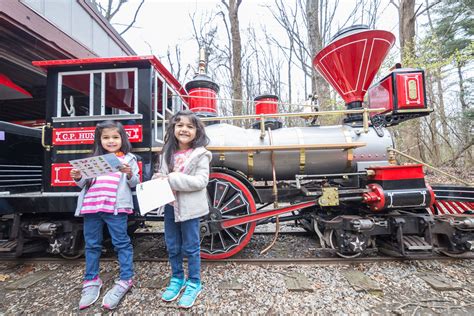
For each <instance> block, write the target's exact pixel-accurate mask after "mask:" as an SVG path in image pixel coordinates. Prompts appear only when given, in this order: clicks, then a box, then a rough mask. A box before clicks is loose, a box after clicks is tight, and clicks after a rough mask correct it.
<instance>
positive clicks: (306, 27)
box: [93, 0, 474, 173]
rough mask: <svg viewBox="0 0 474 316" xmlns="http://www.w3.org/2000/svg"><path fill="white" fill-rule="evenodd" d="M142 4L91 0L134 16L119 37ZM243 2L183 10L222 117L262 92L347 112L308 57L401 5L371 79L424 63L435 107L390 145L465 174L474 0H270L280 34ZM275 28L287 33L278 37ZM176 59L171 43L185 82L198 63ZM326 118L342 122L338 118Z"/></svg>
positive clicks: (241, 110) (107, 10) (246, 110)
mask: <svg viewBox="0 0 474 316" xmlns="http://www.w3.org/2000/svg"><path fill="white" fill-rule="evenodd" d="M145 1H151V0H140V1H138V0H135V1H128V0H93V2H94V3H95V4H96V6H97V8H98V9H99V10H100V11H101V12H102V13H103V15H104V16H105V17H106V18H107V19H108V20H109V21H111V22H112V23H113V24H114V16H115V15H116V13H117V12H119V11H120V10H125V9H126V10H130V11H133V12H134V13H133V15H131V16H132V18H131V19H130V20H129V21H120V23H117V24H114V25H116V28H117V30H118V31H119V32H120V33H121V34H125V33H126V32H127V31H129V30H130V29H131V28H133V26H134V25H136V24H138V23H139V19H140V9H141V7H142V5H143V3H144V2H145ZM248 1H254V0H221V1H220V3H219V5H218V6H217V8H216V9H215V10H212V11H196V12H194V13H193V14H190V15H189V20H190V22H191V23H190V25H191V27H192V30H190V32H192V38H193V40H194V41H195V43H196V46H197V47H199V48H204V49H205V51H206V54H207V58H208V68H207V71H208V74H209V75H210V76H211V77H212V78H213V80H214V81H215V82H216V83H218V84H219V85H220V88H221V90H220V93H219V98H220V103H219V104H220V111H221V113H220V114H222V115H238V114H253V113H254V111H255V109H254V103H253V99H254V97H256V96H258V95H261V94H268V93H270V94H275V95H277V96H278V97H279V98H280V101H281V104H280V108H279V110H280V111H281V112H299V111H302V110H303V102H302V100H304V99H305V98H307V96H308V95H310V94H313V95H314V94H316V95H318V97H319V101H320V105H321V110H336V109H344V108H345V107H344V102H343V101H342V99H341V98H340V97H339V96H338V95H337V94H336V93H335V91H334V90H333V89H332V88H331V87H330V86H329V85H328V84H327V83H326V81H325V80H324V79H323V78H322V77H321V76H320V75H319V74H318V73H317V72H316V71H315V70H314V68H313V66H312V59H313V57H314V56H315V54H316V53H317V52H318V51H319V50H320V49H322V48H323V47H324V46H325V45H327V44H328V43H329V42H330V39H331V37H332V36H333V35H334V34H335V33H336V32H337V31H338V30H339V29H341V28H344V27H348V26H351V25H354V24H366V25H368V26H369V27H370V28H372V29H373V28H377V26H378V25H379V24H380V20H379V19H380V13H381V11H382V10H384V9H386V8H387V6H393V7H395V8H396V10H397V11H398V38H397V44H396V45H395V47H394V48H392V50H391V52H390V54H389V56H388V58H386V60H385V61H384V64H383V65H382V67H381V70H380V71H379V74H378V77H377V78H376V79H375V80H374V82H376V81H377V80H378V79H380V78H381V77H383V76H385V75H386V74H387V73H388V69H389V68H390V67H392V66H394V65H395V63H397V62H400V63H401V64H402V66H403V67H409V68H422V69H424V70H425V75H426V92H427V103H428V106H429V107H430V108H432V109H433V110H434V111H433V113H431V114H430V115H429V116H426V117H423V118H421V119H415V120H410V121H408V122H404V123H402V124H400V125H399V126H396V127H392V128H391V132H392V134H393V136H394V138H395V140H396V145H397V148H398V149H399V150H400V151H402V152H404V153H406V154H408V155H412V156H414V157H417V158H419V159H421V160H423V161H425V162H427V163H429V164H432V165H435V166H442V167H446V166H452V167H458V168H459V167H461V168H464V170H467V171H468V173H472V172H470V170H471V168H472V167H473V164H474V161H473V160H474V159H473V146H472V145H473V121H474V110H473V99H474V94H473V84H474V83H473V81H474V79H473V74H474V69H473V65H474V63H473V56H474V41H473V38H474V19H473V16H474V14H473V13H474V12H473V11H474V0H416V1H415V0H361V1H350V2H349V3H351V4H352V7H351V8H350V10H349V11H348V12H349V13H347V14H345V15H344V16H341V15H338V13H337V12H338V10H337V9H338V8H339V6H341V5H345V6H347V3H348V2H347V1H344V4H342V3H341V2H340V1H339V0H274V1H273V3H271V4H267V5H266V10H268V14H269V15H271V16H272V18H273V19H275V21H277V22H278V25H279V27H280V28H281V30H282V31H283V32H273V31H274V30H269V29H267V28H266V27H265V25H260V27H255V26H251V25H245V26H243V27H242V25H241V24H240V23H239V9H240V8H241V7H242V6H245V5H246V2H248ZM281 30H280V31H281ZM275 33H278V34H285V36H284V37H283V38H282V37H281V36H280V37H278V38H277V37H275V35H274V34H275ZM262 34H263V36H262ZM157 36H159V34H157ZM262 38H263V40H262ZM150 50H151V51H152V49H150ZM197 51H198V49H196V58H197V57H198V54H197ZM181 56H182V51H181V48H180V44H179V43H177V44H175V45H173V46H172V48H170V49H168V51H167V52H166V54H165V56H162V58H161V59H162V61H163V62H164V63H165V64H167V66H168V67H169V69H170V70H171V72H172V73H173V74H174V75H175V76H176V77H177V78H178V80H180V82H182V83H183V84H184V83H185V82H187V81H189V80H190V79H191V78H192V76H193V75H194V71H193V69H195V65H189V64H188V65H186V64H185V63H183V62H182V61H181ZM163 57H164V58H163ZM196 65H197V61H196ZM323 122H324V123H327V124H334V123H340V122H341V118H336V117H334V118H333V117H330V118H326V119H324V120H323ZM286 124H287V125H291V124H294V122H293V121H290V120H288V121H286Z"/></svg>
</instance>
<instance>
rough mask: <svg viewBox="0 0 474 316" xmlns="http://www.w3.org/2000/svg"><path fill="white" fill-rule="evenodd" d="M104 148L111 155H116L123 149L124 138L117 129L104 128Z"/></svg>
mask: <svg viewBox="0 0 474 316" xmlns="http://www.w3.org/2000/svg"><path fill="white" fill-rule="evenodd" d="M100 143H101V145H102V147H103V148H104V149H105V150H106V151H108V152H109V153H116V152H118V151H120V148H121V147H122V137H121V136H120V134H119V132H118V129H116V128H104V129H103V130H102V134H101V135H100Z"/></svg>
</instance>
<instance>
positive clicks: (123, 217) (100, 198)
mask: <svg viewBox="0 0 474 316" xmlns="http://www.w3.org/2000/svg"><path fill="white" fill-rule="evenodd" d="M131 149H132V146H131V144H130V141H129V140H128V136H127V134H126V132H125V129H124V128H123V126H122V124H120V123H118V122H113V121H105V122H102V123H99V124H97V126H96V129H95V135H94V153H93V156H99V155H104V154H108V153H114V154H115V155H116V156H117V158H118V159H119V160H120V162H121V167H120V171H117V172H113V173H109V174H105V175H101V176H98V177H97V178H95V179H84V177H83V176H82V174H81V172H80V171H79V170H78V169H72V170H71V177H72V178H73V179H74V181H75V182H76V184H77V185H78V186H79V187H81V188H82V191H81V193H80V195H79V199H78V203H77V209H76V215H81V216H83V217H84V240H85V256H86V271H85V276H84V282H83V289H82V296H81V300H80V302H79V308H80V309H84V308H87V307H89V306H91V305H92V304H94V302H95V301H96V300H97V299H98V298H99V296H100V288H101V287H102V280H101V279H100V278H99V259H100V255H101V252H102V238H103V236H102V232H103V226H104V224H105V225H106V226H107V228H108V231H109V233H110V237H111V238H112V243H113V245H114V248H115V250H116V252H117V256H118V261H119V264H120V278H119V280H117V281H116V282H115V285H114V286H113V287H112V289H110V290H109V291H108V292H107V294H106V295H105V296H104V299H103V301H102V306H103V307H104V308H106V309H114V308H115V307H117V305H118V304H119V303H120V300H121V299H122V298H123V297H124V295H125V294H126V293H127V292H128V290H129V289H130V288H131V287H132V277H133V248H132V244H131V242H130V237H129V236H128V234H127V218H128V214H131V213H133V200H132V188H133V187H135V186H136V185H137V184H138V182H139V177H138V164H137V159H136V157H135V156H134V155H133V154H132V153H130V151H131Z"/></svg>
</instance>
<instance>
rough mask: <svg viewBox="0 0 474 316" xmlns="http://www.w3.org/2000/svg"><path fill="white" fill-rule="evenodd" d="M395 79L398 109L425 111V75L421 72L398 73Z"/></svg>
mask: <svg viewBox="0 0 474 316" xmlns="http://www.w3.org/2000/svg"><path fill="white" fill-rule="evenodd" d="M395 77H396V79H395V80H396V85H397V88H396V89H397V96H398V109H399V110H405V109H406V110H409V109H424V108H425V107H426V106H425V97H424V95H425V94H424V91H423V86H424V85H423V74H422V73H421V72H415V73H397V74H395Z"/></svg>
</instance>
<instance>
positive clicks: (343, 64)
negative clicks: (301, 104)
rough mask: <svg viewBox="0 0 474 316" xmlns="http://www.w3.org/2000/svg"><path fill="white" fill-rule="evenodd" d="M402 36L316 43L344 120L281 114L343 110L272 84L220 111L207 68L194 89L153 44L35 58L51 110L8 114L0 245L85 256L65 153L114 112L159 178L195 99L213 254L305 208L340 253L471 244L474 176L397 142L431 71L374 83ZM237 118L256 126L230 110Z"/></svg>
mask: <svg viewBox="0 0 474 316" xmlns="http://www.w3.org/2000/svg"><path fill="white" fill-rule="evenodd" d="M394 40H395V38H394V36H393V35H392V34H391V33H389V32H386V31H378V30H368V29H367V28H366V27H362V26H357V27H351V28H348V29H345V30H342V31H340V32H339V33H338V34H336V36H335V37H334V39H333V40H332V42H331V43H330V44H329V45H328V46H327V47H325V48H323V49H322V50H321V51H320V52H319V53H318V54H317V55H316V56H315V58H314V60H313V64H314V66H315V68H316V69H317V70H318V71H319V72H320V73H321V74H322V75H323V77H325V79H326V80H327V81H328V82H329V83H330V84H331V85H332V86H333V87H334V89H336V91H337V92H338V93H339V94H340V95H341V97H342V98H343V99H344V101H345V103H346V106H347V110H345V111H342V112H343V113H344V114H345V115H346V116H345V118H344V124H342V125H336V126H319V125H316V124H311V125H308V124H305V125H306V126H300V127H284V126H283V123H282V118H283V117H285V116H300V117H305V116H308V115H310V116H318V115H325V114H334V112H331V113H326V112H314V113H309V114H308V113H305V114H301V113H278V111H277V108H278V97H277V96H274V95H263V96H258V97H256V98H255V102H256V114H255V115H250V116H242V117H227V118H221V117H218V116H217V112H218V111H217V107H218V106H217V94H218V92H219V86H218V85H217V84H216V83H214V82H213V81H212V80H210V78H209V77H208V76H206V74H205V73H200V74H198V75H197V76H196V77H195V78H194V79H193V80H192V81H190V82H188V83H187V84H186V86H185V88H184V87H182V86H181V85H180V83H179V82H178V81H177V80H176V79H175V78H174V77H173V76H172V75H171V73H169V72H168V71H167V70H166V68H165V67H163V65H162V64H161V63H160V62H159V60H158V59H156V58H155V57H153V56H145V57H118V58H93V59H77V60H53V61H38V62H34V65H35V66H38V67H40V68H42V69H44V70H45V71H47V82H48V85H47V89H48V91H47V104H46V117H45V118H44V119H45V121H46V123H45V124H44V125H43V126H42V129H41V131H40V130H38V129H34V128H29V127H25V126H21V125H18V124H12V123H9V122H1V121H0V145H2V151H1V154H0V165H1V169H0V170H1V171H0V172H1V173H0V177H1V178H0V216H1V221H0V239H2V243H1V244H0V256H1V255H2V254H3V255H15V256H20V255H22V254H23V253H27V252H33V251H39V250H44V249H46V250H47V251H49V252H51V253H54V254H60V255H62V256H64V257H67V258H69V257H76V256H78V255H80V254H81V249H82V247H83V242H82V225H81V220H80V219H77V218H74V217H73V213H74V209H75V203H76V199H77V195H78V189H77V188H76V187H75V185H74V182H73V181H72V179H70V177H69V170H70V169H71V166H70V165H69V163H68V161H69V160H72V159H77V158H81V157H84V156H87V155H89V154H90V153H91V151H90V148H91V144H92V142H93V131H94V127H95V125H96V124H97V123H98V122H100V121H103V120H105V119H112V120H117V121H120V122H122V124H124V126H125V129H126V131H127V133H128V135H129V138H130V141H131V142H132V145H133V152H134V153H135V154H136V155H137V156H138V157H139V160H140V161H139V166H140V175H141V178H142V181H146V180H149V179H150V178H151V175H152V173H153V168H154V161H155V156H156V154H157V153H159V152H160V150H161V147H162V145H163V139H164V132H165V129H166V126H167V121H166V120H167V119H168V118H169V117H170V116H171V115H172V114H173V113H175V112H176V111H178V110H181V109H188V108H189V109H190V110H192V111H194V112H196V113H197V114H198V115H200V116H201V117H202V118H203V120H204V121H205V122H207V127H206V132H207V134H208V136H209V138H210V140H211V142H210V144H209V146H208V149H209V150H211V152H212V153H213V160H212V162H211V175H210V181H209V185H208V199H209V206H210V213H209V215H208V216H206V217H205V218H203V219H202V222H201V249H202V257H203V258H210V259H222V258H227V257H230V256H232V255H234V254H236V253H237V252H239V251H240V250H241V249H242V248H243V247H245V245H246V244H248V242H249V241H250V238H251V237H252V234H253V232H254V230H255V227H256V225H258V224H262V223H267V222H269V221H276V220H278V221H296V222H297V223H299V224H300V225H302V226H303V227H305V229H307V230H308V231H311V232H313V233H314V234H315V236H317V238H318V239H319V241H320V244H321V247H322V248H325V249H327V250H328V251H330V252H334V253H336V254H338V255H340V256H342V257H355V256H359V255H363V254H368V253H371V252H375V251H382V252H385V253H388V254H391V255H394V256H403V257H409V256H412V255H420V254H430V253H432V252H434V251H442V252H444V253H447V254H448V255H454V256H470V255H472V254H473V250H474V215H472V210H473V208H474V197H473V196H474V190H473V188H472V187H450V186H438V187H433V188H432V187H430V186H429V185H428V184H427V183H426V182H425V177H424V173H423V169H422V165H420V164H412V165H397V164H396V161H395V159H394V157H393V152H391V150H390V148H393V146H394V145H393V140H392V136H391V134H390V132H389V130H388V129H387V127H389V126H392V125H396V124H398V123H400V122H402V121H405V120H408V119H415V118H417V117H420V116H423V115H428V114H429V113H430V110H429V109H428V107H427V104H426V96H425V91H424V72H423V71H422V70H419V69H403V68H399V69H395V70H394V71H392V72H391V73H390V74H389V75H388V76H386V77H385V78H384V79H382V80H381V81H380V82H379V83H377V84H375V85H373V86H372V87H370V88H369V86H370V84H371V82H372V80H373V78H374V77H375V75H376V73H377V71H378V69H379V67H380V65H381V63H382V61H383V59H384V58H385V56H386V54H387V53H388V51H389V49H390V48H391V46H392V45H393V43H394ZM367 92H368V106H366V107H364V106H363V100H364V95H365V94H366V93H367ZM336 112H337V111H336ZM339 112H341V111H339ZM237 119H247V120H252V122H253V127H252V128H249V129H246V128H242V127H239V126H234V125H231V124H227V123H223V121H233V120H237ZM270 205H273V206H274V208H270V209H269V206H270ZM144 219H146V220H150V219H155V217H153V215H149V216H147V217H146V218H143V217H140V216H135V217H133V218H132V219H131V221H130V224H131V231H133V229H134V228H136V225H135V224H136V223H139V222H140V221H141V220H144Z"/></svg>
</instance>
